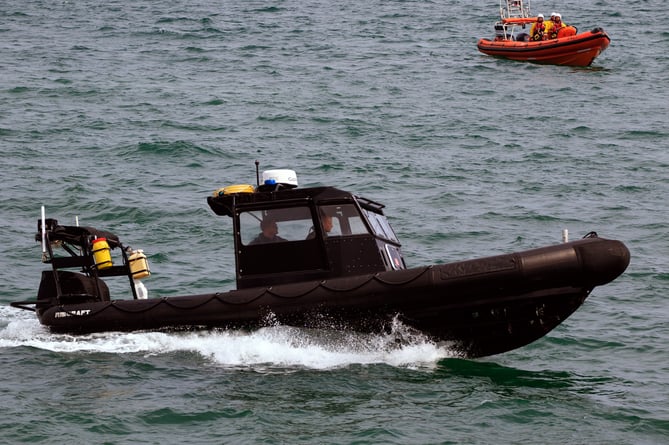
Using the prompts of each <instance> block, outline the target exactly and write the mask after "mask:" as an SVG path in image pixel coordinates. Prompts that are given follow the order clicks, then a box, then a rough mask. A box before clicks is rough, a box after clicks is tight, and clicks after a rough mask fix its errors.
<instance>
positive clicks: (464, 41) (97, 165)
mask: <svg viewBox="0 0 669 445" xmlns="http://www.w3.org/2000/svg"><path fill="white" fill-rule="evenodd" d="M497 7H498V4H497V2H494V1H490V2H466V1H451V2H431V1H421V0H417V1H377V0H372V1H371V2H353V1H343V2H324V1H322V0H303V1H295V0H286V1H274V2H267V1H258V0H251V1H244V2H230V1H220V2H213V1H209V0H201V1H190V2H184V1H173V2H148V1H126V0H115V1H108V2H94V1H87V0H81V1H56V2H44V1H35V0H27V1H23V2H0V13H1V14H2V17H3V20H2V21H0V51H1V54H2V57H1V58H0V68H1V73H2V74H1V75H0V150H1V153H2V169H1V170H0V178H1V179H2V187H1V188H0V209H1V210H0V212H1V213H0V215H1V220H2V223H3V224H2V227H3V230H2V231H1V232H0V245H1V246H2V250H1V252H2V255H0V262H1V264H0V270H1V271H2V288H1V289H2V290H1V292H0V303H1V305H0V370H1V371H2V375H3V384H2V390H1V391H0V406H2V408H3V416H2V420H1V421H0V425H1V426H0V430H1V431H2V434H1V435H0V442H4V443H62V442H65V441H67V442H68V443H82V444H84V443H85V444H89V443H110V444H125V443H132V444H164V443H183V442H189V443H211V444H219V443H277V444H279V443H342V444H343V443H383V444H385V443H398V444H409V443H415V444H432V443H467V444H470V443H480V444H486V443H537V444H539V443H542V444H543V443H570V444H584V443H591V444H610V443H616V444H660V443H669V403H668V402H667V400H669V390H668V388H669V365H668V359H667V357H669V347H668V346H667V343H668V342H669V323H668V321H669V315H668V313H669V311H668V309H667V303H666V298H667V295H668V294H669V292H668V290H669V274H668V272H667V263H668V261H667V260H668V258H669V242H668V236H667V233H668V229H669V224H668V223H667V220H668V213H667V203H666V202H667V196H669V193H668V192H669V177H668V176H669V175H668V168H669V156H668V155H667V148H668V146H669V124H668V121H667V111H668V105H667V104H668V103H669V93H668V92H667V85H669V74H668V73H669V69H668V68H669V57H668V56H667V53H666V51H665V49H666V48H667V47H669V45H668V43H669V34H667V32H666V29H665V28H666V21H667V15H666V12H665V10H666V5H665V3H664V2H661V1H659V0H648V1H643V2H641V1H633V2H630V1H622V0H615V1H610V2H601V1H578V2H577V1H575V0H565V1H562V2H554V1H546V2H540V1H538V0H537V1H533V2H532V9H533V12H535V13H538V12H543V13H544V14H546V13H549V12H550V11H552V10H557V11H558V12H561V13H562V16H563V18H564V20H565V22H566V23H568V24H573V25H575V26H577V27H578V28H579V29H581V30H585V29H591V28H594V27H597V26H601V27H603V28H604V29H605V30H606V31H607V32H608V33H609V35H610V36H611V39H612V40H611V46H610V47H609V48H608V49H607V50H606V51H605V52H604V53H603V54H602V55H601V56H600V57H599V58H597V59H596V60H595V62H594V64H593V66H592V67H589V68H570V67H555V66H540V65H532V64H526V63H519V62H511V61H504V60H497V59H494V58H490V57H488V56H485V55H483V54H481V53H479V52H478V51H477V50H476V41H477V39H478V38H480V37H491V36H492V33H493V29H492V23H493V22H494V20H495V18H496V14H497V12H498V11H497ZM256 160H258V161H259V163H260V166H261V169H263V170H267V169H274V168H289V169H294V170H295V171H296V172H297V175H298V181H299V184H300V186H305V187H306V186H316V185H336V186H338V187H340V188H343V189H346V190H351V191H353V192H355V193H358V194H360V195H362V196H365V197H367V198H370V199H373V200H375V201H379V202H382V203H384V204H385V205H386V208H385V210H386V213H387V214H388V216H389V218H390V221H391V223H392V224H393V226H394V228H395V230H396V232H397V234H398V236H399V237H400V239H401V240H402V242H403V252H404V255H405V258H406V261H407V263H408V265H409V266H410V267H413V266H419V265H425V264H433V263H445V262H449V261H458V260H464V259H470V258H475V257H478V256H483V255H490V254H497V253H506V252H511V251H515V250H521V249H527V248H532V247H539V246H543V245H547V244H553V243H559V242H560V241H561V237H562V233H563V230H564V229H567V230H568V233H569V237H570V239H572V240H573V239H577V238H579V237H581V236H583V235H585V234H586V233H588V232H590V231H596V232H597V233H598V234H599V235H600V236H602V237H607V238H615V239H620V240H622V241H624V242H625V243H626V244H627V245H628V247H629V248H630V251H631V255H632V261H631V264H630V266H629V268H628V270H627V271H626V272H625V274H623V275H622V276H621V277H620V278H618V279H617V280H616V281H614V282H613V283H611V284H609V285H606V286H602V287H599V288H596V289H595V290H594V292H593V293H592V295H591V296H590V297H589V298H588V300H586V302H585V304H584V305H583V307H581V308H580V309H579V310H578V311H577V312H576V313H575V314H574V315H573V316H571V317H570V318H569V319H568V320H566V321H565V322H564V323H563V324H562V325H561V326H559V327H558V328H557V329H555V330H554V331H552V332H551V333H549V334H548V335H547V336H546V337H544V338H543V339H540V340H539V341H537V342H535V343H533V344H531V345H529V346H526V347H523V348H520V349H518V350H516V351H512V352H509V353H506V354H501V355H498V356H493V357H488V358H484V359H478V360H462V359H459V358H457V357H454V356H453V353H452V351H449V350H448V348H446V347H444V346H440V345H436V344H433V343H431V342H429V341H427V340H426V339H424V338H422V337H421V336H412V337H410V339H409V341H406V342H404V343H402V344H400V345H398V344H397V343H395V342H394V341H393V338H394V337H393V336H387V335H384V334H381V333H380V334H376V335H357V334H354V333H346V332H336V331H327V330H305V329H300V328H294V327H287V326H280V325H268V326H267V327H265V328H263V329H260V330H257V331H254V332H245V331H211V332H189V333H165V332H160V333H156V332H143V333H125V334H121V333H104V334H95V335H87V336H68V335H55V334H51V333H49V332H48V331H46V330H45V329H44V328H42V327H41V326H40V325H39V323H38V321H37V320H36V318H35V316H34V313H31V312H27V311H21V310H18V309H14V308H11V307H9V302H11V301H16V300H26V299H31V298H34V297H35V295H36V292H37V288H38V286H39V278H40V273H41V270H43V269H45V268H46V265H43V264H41V262H40V258H41V251H40V246H39V242H36V241H35V239H34V236H35V232H36V228H37V225H36V223H37V219H38V218H39V215H40V206H41V205H44V206H45V207H46V212H47V217H50V218H56V219H58V220H59V221H60V222H61V223H62V224H74V221H75V219H76V218H78V219H79V221H80V223H81V224H82V225H89V226H94V227H97V228H100V229H104V230H109V231H111V232H114V233H116V234H117V235H118V236H119V237H120V238H121V240H122V241H123V242H124V244H126V245H130V246H132V247H133V248H135V249H143V250H144V252H145V253H146V255H147V257H148V260H149V263H150V266H151V277H149V278H147V279H145V280H143V283H144V284H145V285H146V287H147V288H148V290H149V292H150V295H151V296H152V297H155V296H171V295H180V294H192V293H205V292H215V291H223V290H228V289H231V288H234V286H235V283H234V258H233V256H232V247H233V246H232V241H231V233H232V227H231V223H230V220H229V219H228V218H226V217H218V216H215V215H214V214H213V212H211V211H210V210H209V209H208V207H207V205H206V197H207V196H209V195H210V194H211V193H212V192H213V190H216V189H218V188H220V187H223V186H227V185H232V184H240V183H241V184H243V183H251V184H252V183H254V182H255V165H254V162H255V161H256ZM111 291H112V294H113V295H115V296H118V297H119V298H120V297H123V296H125V295H129V289H127V283H126V285H125V286H118V287H115V286H112V289H111ZM395 329H396V332H395V334H396V333H397V332H400V333H403V329H404V328H403V327H402V326H401V325H398V326H396V327H395ZM407 335H408V334H407Z"/></svg>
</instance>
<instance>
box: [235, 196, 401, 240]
mask: <svg viewBox="0 0 669 445" xmlns="http://www.w3.org/2000/svg"><path fill="white" fill-rule="evenodd" d="M328 217H329V218H331V221H332V225H331V227H330V230H329V231H327V229H326V228H325V227H326V226H328V225H327V224H324V220H325V219H326V218H328ZM316 218H317V219H316V221H315V222H314V218H313V217H312V213H311V210H310V208H309V207H308V206H299V207H286V208H273V209H262V210H252V211H245V212H242V213H241V214H240V215H239V225H240V235H241V240H242V244H243V245H249V244H258V243H259V242H271V241H274V242H285V241H303V240H306V239H310V238H312V237H313V234H314V227H315V224H321V227H322V228H323V229H322V231H321V233H323V234H324V236H326V237H328V238H332V237H338V236H349V235H362V234H365V235H366V234H368V233H369V231H368V229H367V226H366V225H365V223H364V221H363V219H362V217H361V216H360V213H359V212H358V209H357V207H356V206H355V205H353V204H331V205H322V206H319V207H318V216H317V217H316ZM381 218H383V219H385V218H384V217H383V216H381ZM265 226H272V228H273V230H274V232H273V231H272V229H270V230H269V232H265V233H266V234H267V233H269V234H272V233H273V234H274V235H276V237H275V238H272V239H271V240H270V239H267V237H266V236H265V237H263V236H261V233H263V227H265ZM383 233H385V231H384V232H383ZM391 233H392V230H391ZM386 237H387V236H386ZM391 239H392V238H391Z"/></svg>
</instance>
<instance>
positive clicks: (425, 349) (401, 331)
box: [0, 308, 458, 372]
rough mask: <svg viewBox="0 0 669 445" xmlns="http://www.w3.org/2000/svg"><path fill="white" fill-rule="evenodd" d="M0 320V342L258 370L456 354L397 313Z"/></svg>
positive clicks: (418, 364) (414, 363) (406, 362)
mask: <svg viewBox="0 0 669 445" xmlns="http://www.w3.org/2000/svg"><path fill="white" fill-rule="evenodd" d="M17 315H18V316H17ZM10 317H11V318H10ZM8 318H10V319H9V320H8ZM0 320H1V321H2V323H1V324H0V326H1V327H0V348H16V347H24V346H28V347H34V348H37V349H43V350H48V351H54V352H63V353H109V354H143V355H146V356H152V355H161V354H171V353H177V352H189V353H196V354H198V355H199V356H201V357H202V358H203V359H204V361H205V362H207V361H208V362H210V363H211V364H213V365H214V366H222V367H225V368H232V369H241V370H253V371H256V372H286V371H294V370H299V369H315V370H328V369H337V368H344V367H347V366H351V365H371V364H386V365H389V366H395V367H405V368H411V369H417V368H433V367H436V366H437V364H438V362H439V361H440V360H441V359H444V358H448V357H457V356H458V354H457V352H456V351H453V350H450V349H449V348H448V347H446V346H444V345H437V344H435V343H434V342H431V341H429V340H428V339H427V337H425V336H424V335H422V334H421V333H420V332H417V331H415V330H413V329H412V328H409V327H407V326H405V325H403V324H402V323H401V322H400V321H398V320H394V321H393V322H392V326H391V327H390V331H389V332H386V333H381V334H362V333H356V332H351V331H346V330H332V329H314V328H296V327H290V326H284V325H276V324H275V325H270V326H266V327H263V328H260V329H258V330H255V331H243V330H206V331H181V332H131V333H121V332H109V333H98V334H90V335H84V336H81V335H77V336H72V335H63V334H52V333H50V332H49V331H48V330H47V329H45V328H44V327H42V326H41V325H40V324H39V323H38V322H37V320H36V319H35V318H33V317H31V316H30V314H27V313H26V314H25V316H23V313H22V312H21V313H18V314H17V313H16V311H12V312H11V313H8V312H5V311H4V308H3V310H2V311H1V312H0ZM191 360H192V358H191V359H189V362H190V361H191Z"/></svg>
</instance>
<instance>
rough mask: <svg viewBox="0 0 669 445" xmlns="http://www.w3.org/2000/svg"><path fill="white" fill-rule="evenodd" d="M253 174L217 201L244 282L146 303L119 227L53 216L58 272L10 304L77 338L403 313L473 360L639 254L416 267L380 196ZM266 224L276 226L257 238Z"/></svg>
mask: <svg viewBox="0 0 669 445" xmlns="http://www.w3.org/2000/svg"><path fill="white" fill-rule="evenodd" d="M256 183H257V184H256V186H252V185H246V184H242V185H233V186H228V187H224V188H222V189H219V190H217V191H216V192H214V195H213V196H210V197H208V199H207V201H208V204H209V206H210V207H211V209H212V210H213V211H214V212H215V213H216V214H217V215H221V216H228V217H230V218H231V219H232V224H233V236H234V249H235V258H236V281H237V289H235V290H230V291H224V292H219V293H212V294H201V295H186V296H176V297H156V298H144V295H143V290H142V289H143V287H142V285H141V279H142V278H145V277H146V276H148V275H149V271H148V264H147V263H146V257H145V256H144V255H143V253H142V252H141V251H137V252H133V251H132V250H131V249H130V248H129V247H126V246H124V245H123V244H122V243H121V241H120V240H119V238H118V237H117V236H116V235H114V234H112V233H109V232H105V231H101V230H97V229H95V228H92V227H81V226H64V225H60V224H58V222H57V221H56V220H54V219H46V218H45V217H44V214H43V215H42V219H41V220H39V221H38V233H37V235H36V240H38V241H40V240H41V241H42V247H43V262H45V263H48V264H50V265H51V268H50V269H49V270H45V271H43V272H42V280H41V283H40V287H39V291H38V294H37V299H36V300H30V301H17V302H13V303H11V304H12V306H14V307H17V308H21V309H27V310H33V311H35V312H36V314H37V317H38V319H39V321H40V322H41V323H42V324H43V325H45V326H47V327H48V328H49V329H50V330H51V331H52V332H58V333H72V334H82V333H92V332H104V331H135V330H156V329H192V328H197V329H200V328H234V329H237V328H244V329H253V328H257V327H261V326H264V325H266V324H267V323H268V320H271V322H272V323H281V324H286V325H291V326H300V327H318V328H323V327H327V328H330V329H350V330H354V331H359V332H381V331H382V330H384V329H388V328H389V326H391V325H392V323H393V321H394V320H399V321H401V323H403V324H404V325H405V326H408V327H410V328H413V329H416V330H418V331H420V332H421V333H423V334H424V335H426V336H427V337H429V338H430V339H432V340H433V341H435V342H448V343H449V345H450V346H451V347H452V348H453V349H454V350H456V351H459V352H460V354H461V355H462V356H464V357H481V356H487V355H492V354H498V353H502V352H505V351H509V350H512V349H515V348H518V347H521V346H524V345H527V344H529V343H531V342H533V341H535V340H537V339H538V338H541V337H542V336H544V335H545V334H546V333H548V332H549V331H551V330H552V329H553V328H555V327H556V326H557V325H559V324H560V323H561V322H562V321H564V320H565V319H566V318H567V317H568V316H569V315H571V314H572V313H573V312H574V311H575V310H576V309H577V308H578V307H579V306H580V305H581V304H582V303H583V301H584V300H585V299H586V297H587V296H588V295H589V294H590V292H591V291H592V289H593V288H594V287H595V286H600V285H603V284H606V283H609V282H610V281H612V280H614V279H615V278H617V277H618V276H619V275H620V274H622V273H623V272H624V271H625V269H626V268H627V266H628V264H629V260H630V254H629V251H628V249H627V248H626V247H625V245H624V244H623V243H622V242H620V241H616V240H608V239H604V238H599V237H597V235H596V234H595V233H594V232H591V233H590V234H588V235H587V236H586V237H584V238H583V239H580V240H577V241H573V242H564V243H561V244H557V245H551V246H547V247H542V248H537V249H532V250H527V251H522V252H515V253H509V254H503V255H497V256H491V257H485V258H479V259H473V260H467V261H460V262H455V263H450V264H439V265H430V266H424V267H416V268H407V267H406V265H405V262H404V258H403V256H402V251H401V245H400V242H399V241H398V239H397V237H396V235H395V232H394V231H393V229H392V228H391V226H390V224H389V223H388V220H387V218H386V216H385V215H384V213H383V208H384V206H383V205H382V204H380V203H377V202H375V201H372V200H369V199H366V198H363V197H360V196H357V195H355V194H353V193H350V192H346V191H343V190H340V189H337V188H335V187H313V188H299V187H297V178H296V176H295V173H294V172H293V171H292V170H271V171H266V172H263V174H262V181H261V180H260V178H257V181H256ZM261 226H262V227H263V228H265V227H270V232H272V230H273V233H270V234H269V235H263V236H260V234H259V232H260V230H261V229H260V227H261ZM277 230H278V234H277V233H276V232H277ZM114 252H117V253H115V254H114V255H113V253H114ZM114 256H115V257H116V260H115V261H114ZM114 262H116V263H118V264H116V265H115V264H114ZM112 277H125V278H124V279H127V280H128V282H129V289H130V290H129V292H128V295H127V296H126V298H125V299H117V298H112V296H111V295H110V292H109V288H108V286H107V284H106V282H105V281H106V280H108V279H111V278H112Z"/></svg>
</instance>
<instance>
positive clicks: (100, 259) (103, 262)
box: [93, 238, 113, 270]
mask: <svg viewBox="0 0 669 445" xmlns="http://www.w3.org/2000/svg"><path fill="white" fill-rule="evenodd" d="M93 259H94V260H95V266H96V267H97V268H98V270H102V269H107V268H109V267H112V266H113V263H112V259H111V250H110V249H109V244H108V243H107V238H95V239H94V240H93Z"/></svg>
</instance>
